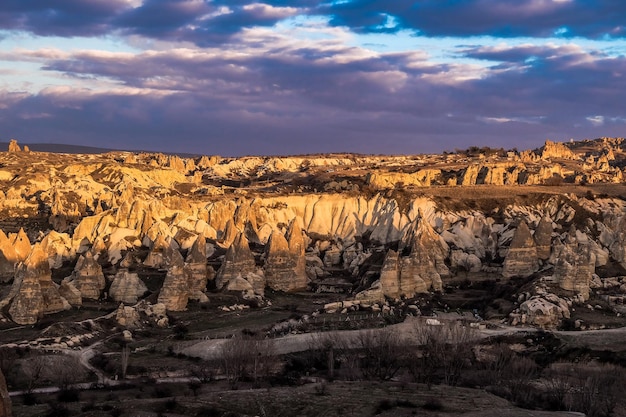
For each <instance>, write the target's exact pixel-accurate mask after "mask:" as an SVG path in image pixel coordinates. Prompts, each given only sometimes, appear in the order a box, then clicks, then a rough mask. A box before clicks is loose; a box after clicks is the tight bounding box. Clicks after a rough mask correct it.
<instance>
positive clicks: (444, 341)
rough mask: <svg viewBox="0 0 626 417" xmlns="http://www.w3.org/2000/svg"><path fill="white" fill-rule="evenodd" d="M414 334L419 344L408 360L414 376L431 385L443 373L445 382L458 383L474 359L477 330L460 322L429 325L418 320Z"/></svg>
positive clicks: (448, 383) (449, 383)
mask: <svg viewBox="0 0 626 417" xmlns="http://www.w3.org/2000/svg"><path fill="white" fill-rule="evenodd" d="M414 336H415V341H416V342H417V344H418V346H419V347H418V349H415V350H414V351H413V354H412V358H411V360H410V361H409V371H411V373H412V374H413V376H414V378H415V379H416V380H418V381H420V382H425V383H427V384H429V385H431V384H432V383H433V382H434V381H435V378H436V376H437V375H438V374H439V373H440V374H441V378H442V380H443V382H444V383H445V384H447V385H456V384H457V383H458V381H459V377H460V375H461V371H462V370H463V369H464V367H466V366H467V365H468V363H469V362H470V360H471V357H472V349H471V347H472V345H473V344H474V343H475V340H476V334H475V331H474V330H473V329H472V328H470V327H468V326H464V325H463V324H461V323H460V322H452V323H445V324H441V325H430V324H427V321H426V320H416V321H415V326H414Z"/></svg>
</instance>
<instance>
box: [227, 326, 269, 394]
mask: <svg viewBox="0 0 626 417" xmlns="http://www.w3.org/2000/svg"><path fill="white" fill-rule="evenodd" d="M220 353H221V355H220V356H221V359H222V370H223V372H224V375H225V376H226V379H227V380H228V381H229V382H230V383H231V385H232V386H236V385H237V383H238V382H239V381H241V380H244V379H251V380H253V381H254V382H256V381H257V379H258V378H260V377H264V376H268V375H269V374H270V372H271V365H272V361H273V356H274V343H273V341H272V340H270V339H255V338H249V337H243V336H237V337H233V338H232V339H229V340H228V341H226V342H225V343H224V344H223V345H222V346H221V349H220Z"/></svg>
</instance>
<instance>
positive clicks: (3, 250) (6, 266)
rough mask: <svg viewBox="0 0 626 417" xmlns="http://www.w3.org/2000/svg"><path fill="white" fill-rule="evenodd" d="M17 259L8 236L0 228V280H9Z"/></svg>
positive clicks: (11, 277) (13, 272)
mask: <svg viewBox="0 0 626 417" xmlns="http://www.w3.org/2000/svg"><path fill="white" fill-rule="evenodd" d="M18 261H19V259H18V256H17V253H16V252H15V248H14V247H13V244H12V243H11V242H10V241H9V238H7V236H6V235H5V234H4V232H3V231H2V230H0V282H9V281H10V280H11V279H13V275H14V274H15V264H16V263H17V262H18Z"/></svg>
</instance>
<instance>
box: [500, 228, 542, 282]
mask: <svg viewBox="0 0 626 417" xmlns="http://www.w3.org/2000/svg"><path fill="white" fill-rule="evenodd" d="M538 259H539V257H538V255H537V246H536V244H535V240H534V239H533V236H532V235H531V233H530V229H528V225H527V224H526V222H524V221H522V222H520V224H519V225H518V226H517V229H515V234H514V235H513V240H512V241H511V245H510V246H509V251H508V253H507V255H506V259H505V260H504V265H503V269H502V275H503V276H504V277H505V278H511V277H527V276H530V275H532V274H534V273H535V272H536V271H537V269H538V267H539V264H538Z"/></svg>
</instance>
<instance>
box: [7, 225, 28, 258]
mask: <svg viewBox="0 0 626 417" xmlns="http://www.w3.org/2000/svg"><path fill="white" fill-rule="evenodd" d="M9 240H10V241H11V245H12V246H13V249H14V250H15V253H16V254H17V260H18V261H23V260H25V259H26V258H27V257H28V255H30V251H31V248H30V240H29V239H28V236H27V235H26V232H24V229H23V228H21V227H20V230H19V232H17V234H12V235H9Z"/></svg>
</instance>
